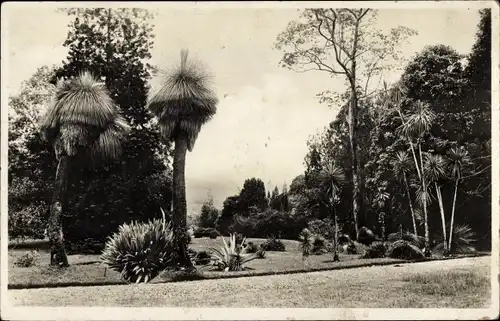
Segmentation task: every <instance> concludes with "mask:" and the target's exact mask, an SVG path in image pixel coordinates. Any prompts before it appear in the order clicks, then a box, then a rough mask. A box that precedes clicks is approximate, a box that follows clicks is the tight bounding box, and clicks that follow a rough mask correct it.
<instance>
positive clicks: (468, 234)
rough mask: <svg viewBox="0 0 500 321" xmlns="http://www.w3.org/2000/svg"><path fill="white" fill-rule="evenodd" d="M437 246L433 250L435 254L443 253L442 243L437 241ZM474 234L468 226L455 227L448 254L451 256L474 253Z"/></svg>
mask: <svg viewBox="0 0 500 321" xmlns="http://www.w3.org/2000/svg"><path fill="white" fill-rule="evenodd" d="M439 241H440V242H439V243H438V245H436V247H435V248H434V250H435V251H436V252H441V251H444V248H443V242H442V240H441V239H439ZM475 241H476V234H475V233H474V231H473V230H472V228H471V227H470V226H468V225H459V226H456V227H455V228H454V229H453V231H452V238H451V246H450V249H449V250H450V253H451V254H471V253H474V252H476V248H475V247H474V242H475Z"/></svg>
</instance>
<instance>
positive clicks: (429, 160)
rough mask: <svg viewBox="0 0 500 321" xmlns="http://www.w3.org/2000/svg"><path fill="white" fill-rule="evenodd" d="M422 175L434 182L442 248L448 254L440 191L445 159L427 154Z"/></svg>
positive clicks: (443, 176)
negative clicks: (441, 231) (441, 230)
mask: <svg viewBox="0 0 500 321" xmlns="http://www.w3.org/2000/svg"><path fill="white" fill-rule="evenodd" d="M424 166H425V167H424V175H425V176H426V178H427V182H428V184H434V188H435V190H436V197H437V200H438V205H439V212H440V214H441V225H442V229H443V249H444V254H445V255H448V243H447V242H446V218H445V216H444V206H443V195H442V192H441V188H442V182H443V180H444V179H445V178H446V172H447V170H446V166H447V164H446V160H445V159H444V157H442V156H441V155H436V154H427V157H426V159H425V163H424Z"/></svg>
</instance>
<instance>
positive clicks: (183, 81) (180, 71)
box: [149, 50, 218, 268]
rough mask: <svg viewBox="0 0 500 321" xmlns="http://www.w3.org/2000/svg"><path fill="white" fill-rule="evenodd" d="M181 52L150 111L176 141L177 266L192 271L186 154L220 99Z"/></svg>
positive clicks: (166, 134)
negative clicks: (189, 252) (188, 226)
mask: <svg viewBox="0 0 500 321" xmlns="http://www.w3.org/2000/svg"><path fill="white" fill-rule="evenodd" d="M187 58H188V51H187V50H181V62H180V65H179V66H178V67H177V68H175V69H173V70H171V71H170V72H167V73H166V77H165V79H164V82H163V83H162V87H161V88H160V90H159V91H158V92H157V93H156V94H155V95H153V96H152V97H151V99H150V101H149V109H150V110H151V111H152V112H153V114H154V115H155V116H156V117H157V118H158V123H159V125H160V131H161V134H162V137H163V138H164V139H165V140H168V141H174V143H175V152H174V162H173V213H172V225H173V230H174V244H175V248H176V252H177V255H178V257H177V259H178V264H179V265H180V266H181V267H188V268H192V266H193V265H192V263H191V260H190V259H189V255H188V251H187V243H188V239H187V226H186V219H187V205H186V181H185V167H186V153H187V151H192V149H193V147H194V144H195V141H196V139H197V137H198V134H199V132H200V130H201V127H202V126H203V125H204V124H205V123H207V122H208V121H209V120H210V119H211V118H212V117H213V116H214V115H215V113H216V111H217V109H216V106H217V103H218V99H217V97H216V95H215V93H214V92H213V91H212V89H211V88H210V86H209V85H210V83H209V80H210V77H209V74H208V73H207V71H206V70H205V69H204V68H203V67H202V66H201V65H200V64H199V63H196V62H193V61H188V59H187Z"/></svg>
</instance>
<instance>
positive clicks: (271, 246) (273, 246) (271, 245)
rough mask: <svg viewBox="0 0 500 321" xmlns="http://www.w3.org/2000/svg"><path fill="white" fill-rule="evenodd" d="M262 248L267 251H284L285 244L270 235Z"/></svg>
mask: <svg viewBox="0 0 500 321" xmlns="http://www.w3.org/2000/svg"><path fill="white" fill-rule="evenodd" d="M262 244H263V245H262V248H263V249H264V250H265V251H268V252H285V251H286V247H285V244H284V243H283V242H282V241H281V240H280V239H278V238H276V237H275V236H270V237H269V238H268V239H267V240H266V241H265V242H264V243H262Z"/></svg>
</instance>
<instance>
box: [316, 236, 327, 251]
mask: <svg viewBox="0 0 500 321" xmlns="http://www.w3.org/2000/svg"><path fill="white" fill-rule="evenodd" d="M326 252H327V251H326V240H325V238H324V237H322V236H321V235H316V236H315V237H314V239H313V241H312V253H314V254H323V253H326Z"/></svg>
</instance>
